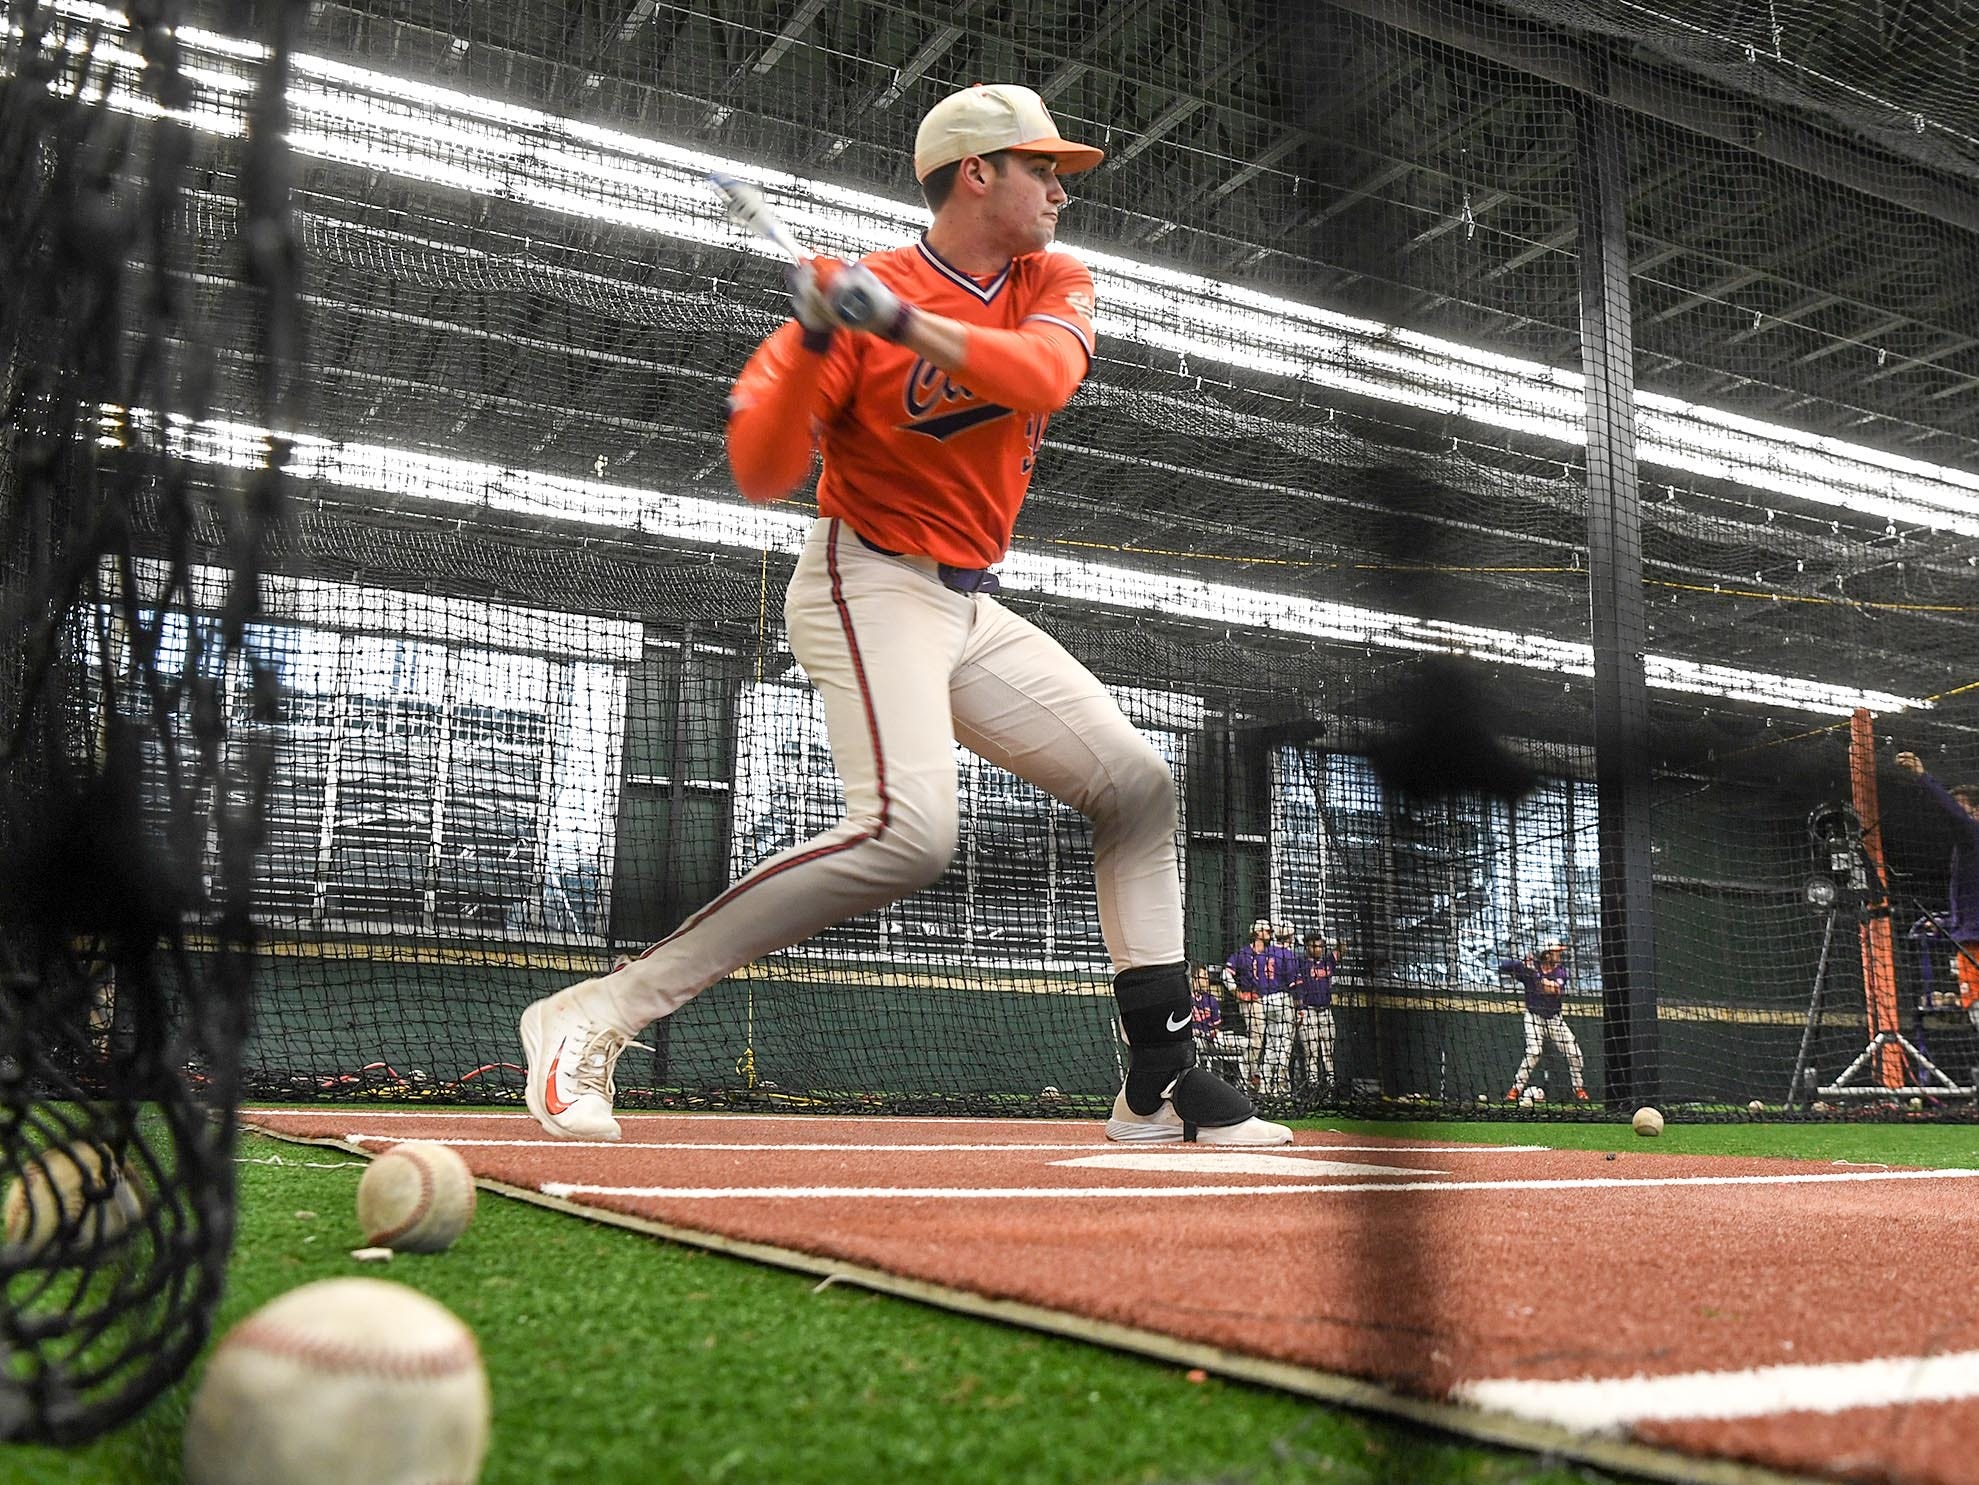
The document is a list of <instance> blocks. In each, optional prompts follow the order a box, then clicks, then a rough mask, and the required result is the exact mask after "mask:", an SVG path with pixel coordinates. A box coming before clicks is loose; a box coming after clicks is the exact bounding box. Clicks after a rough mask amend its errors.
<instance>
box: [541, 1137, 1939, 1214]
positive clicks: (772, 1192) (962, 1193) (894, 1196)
mask: <svg viewBox="0 0 1979 1485" xmlns="http://www.w3.org/2000/svg"><path fill="white" fill-rule="evenodd" d="M1316 1148H1317V1147H1316ZM1975 1177H1979V1170H1892V1171H1845V1172H1838V1173H1827V1172H1822V1173H1811V1172H1810V1173H1808V1174H1805V1175H1776V1176H1662V1177H1616V1178H1612V1179H1600V1178H1595V1179H1556V1180H1508V1181H1445V1180H1433V1181H1415V1180H1408V1181H1404V1180H1395V1181H1328V1182H1326V1183H1324V1184H1320V1183H1316V1182H1298V1183H1291V1182H1286V1183H1281V1184H1275V1185H1270V1186H1038V1187H1031V1186H1000V1187H992V1186H604V1185H593V1184H590V1183H587V1182H578V1181H546V1182H544V1183H543V1185H542V1186H540V1187H539V1188H538V1189H539V1190H541V1191H542V1192H543V1193H544V1194H545V1195H546V1196H561V1197H572V1196H610V1197H622V1198H627V1199H633V1200H642V1201H833V1200H854V1201H884V1200H893V1201H929V1200H942V1201H1078V1200H1121V1199H1135V1200H1140V1199H1148V1200H1153V1199H1159V1198H1192V1197H1205V1196H1211V1197H1230V1196H1316V1195H1321V1194H1326V1195H1331V1194H1334V1193H1336V1192H1337V1193H1351V1192H1364V1191H1434V1192H1443V1191H1492V1192H1505V1191H1614V1190H1644V1189H1650V1188H1671V1187H1688V1188H1695V1187H1706V1186H1825V1185H1836V1184H1842V1183H1854V1182H1863V1181H1955V1180H1970V1179H1973V1178H1975Z"/></svg>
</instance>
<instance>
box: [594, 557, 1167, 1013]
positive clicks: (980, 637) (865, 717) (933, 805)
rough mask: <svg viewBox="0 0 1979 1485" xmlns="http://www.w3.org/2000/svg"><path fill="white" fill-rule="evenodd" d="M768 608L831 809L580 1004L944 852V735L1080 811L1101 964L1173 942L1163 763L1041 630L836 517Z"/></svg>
mask: <svg viewBox="0 0 1979 1485" xmlns="http://www.w3.org/2000/svg"><path fill="white" fill-rule="evenodd" d="M784 619H785V622H786V624H787V625H788V626H789V633H790V648H791V651H792V653H793V654H795V655H796V657H797V660H798V662H799V663H800V664H801V665H802V666H803V667H804V671H805V673H806V674H807V675H808V676H809V677H810V678H811V682H812V684H813V685H815V686H816V687H817V688H818V691H819V692H820V694H821V695H822V696H823V698H824V710H825V725H826V729H827V731H828V733H829V734H830V739H831V752H832V761H833V762H834V764H835V765H836V766H837V769H838V773H839V776H840V777H841V778H842V779H843V780H844V783H845V808H846V813H845V818H844V820H843V821H841V822H840V823H839V824H838V825H837V826H835V827H834V828H833V829H831V830H828V831H826V832H825V833H824V834H823V835H820V836H817V837H816V838H814V839H812V840H808V841H804V842H802V843H800V844H799V845H796V846H793V847H792V848H790V849H789V850H786V851H782V852H779V853H778V854H777V855H775V856H772V857H769V858H768V859H767V860H764V861H762V862H760V863H759V864H758V865H756V866H755V867H754V868H753V869H751V870H750V871H749V872H748V873H747V874H746V875H745V876H743V877H742V878H741V880H739V881H737V882H736V883H735V884H734V885H733V886H731V887H730V888H729V889H728V890H727V891H726V892H724V893H722V894H721V895H720V896H719V897H717V898H716V899H715V900H714V901H713V902H711V903H709V904H708V905H707V906H706V907H704V908H703V909H701V911H700V912H698V913H696V914H694V915H693V916H692V917H691V918H689V919H688V920H687V921H686V922H685V923H683V924H682V925H681V926H680V928H679V929H677V930H676V931H675V932H674V933H673V934H671V935H670V936H668V937H667V938H665V939H663V940H661V941H660V942H659V943H657V944H655V945H653V946H652V947H651V948H649V949H648V950H646V952H645V953H644V954H642V955H640V956H639V957H638V958H637V959H634V960H631V961H629V962H628V963H626V964H625V965H623V966H621V967H620V968H619V969H618V970H616V971H615V972H613V973H612V974H609V975H606V976H604V977H602V978H601V979H599V980H595V981H592V982H589V983H588V984H587V985H585V986H584V987H582V990H583V993H584V997H585V999H586V1001H587V1002H588V1003H589V1004H588V1005H587V1009H590V1010H592V1011H593V1012H594V1013H596V1014H600V1015H603V1016H605V1017H606V1018H607V1019H609V1020H611V1021H613V1022H615V1023H616V1024H618V1025H619V1026H620V1027H621V1028H622V1029H624V1030H626V1031H629V1032H636V1031H637V1030H638V1028H640V1027H642V1026H644V1025H645V1024H646V1023H647V1022H649V1021H652V1020H654V1019H655V1018H657V1017H660V1016H664V1015H666V1014H668V1013H669V1012H670V1011H673V1010H675V1009H677V1008H678V1007H679V1006H681V1005H683V1004H685V1003H686V1002H687V1001H688V1000H691V999H692V998H693V997H694V996H696V995H698V994H699V993H700V992H701V991H703V990H705V989H706V988H707V987H708V986H710V985H712V984H714V983H715V981H717V980H719V979H721V978H722V976H724V975H726V974H728V973H729V972H730V971H732V970H734V969H736V968H738V967H740V966H741V965H744V964H747V963H748V962H750V961H751V960H753V959H757V958H759V957H761V956H762V955H764V954H768V953H771V952H773V951H775V950H777V949H782V948H787V947H789V946H790V945H791V944H794V943H798V942H800V941H801V940H803V939H805V938H808V937H809V936H810V935H811V934H813V933H816V932H817V931H818V930H820V929H822V928H826V927H829V926H831V925H832V924H834V923H840V922H843V921H844V920H845V919H847V918H851V917H853V916H855V915H857V914H859V913H863V912H868V911H870V910H871V909H873V908H876V907H881V906H883V905H885V904H886V903H889V902H892V901H895V900H896V899H898V898H901V897H904V896H906V895H907V894H908V893H910V892H914V891H917V890H918V889H920V888H922V887H925V886H927V885H929V884H930V883H932V882H933V881H934V880H935V879H936V878H937V877H939V876H940V875H941V873H942V871H943V870H944V869H945V868H946V867H947V865H948V862H949V858H950V857H952V856H953V855H954V854H955V845H956V838H957V827H958V809H957V802H956V790H957V781H956V771H955V753H954V743H955V742H956V741H958V740H959V741H960V742H961V743H962V744H963V745H964V746H965V747H968V748H970V749H972V750H973V751H975V752H977V753H980V754H981V755H982V756H983V757H985V758H987V759H988V760H989V761H990V762H992V763H996V764H999V765H1001V766H1002V767H1004V768H1007V769H1009V770H1010V771H1011V772H1012V773H1014V774H1016V775H1018V776H1019V777H1021V778H1024V779H1027V780H1029V781H1030V782H1031V783H1033V784H1036V785H1037V786H1038V787H1039V788H1041V789H1044V790H1045V791H1047V792H1048V793H1050V794H1052V795H1054V796H1055V797H1056V798H1058V799H1060V800H1063V801H1064V802H1065V803H1066V804H1068V805H1070V806H1072V807H1073V808H1074V809H1077V810H1079V811H1080V812H1081V813H1083V814H1085V815H1086V816H1087V817H1088V818H1089V819H1091V821H1092V822H1093V850H1094V857H1095V868H1096V875H1097V877H1098V891H1099V915H1100V931H1101V933H1102V934H1103V935H1104V937H1105V940H1106V947H1107V952H1108V953H1109V954H1110V955H1111V957H1112V959H1113V966H1114V969H1115V971H1116V972H1118V971H1120V970H1125V969H1134V968H1138V967H1141V966H1144V965H1153V964H1176V963H1179V962H1181V960H1182V957H1183V956H1182V893H1181V880H1180V876H1179V873H1178V870H1177V866H1176V858H1175V826H1176V807H1175V779H1174V776H1173V775H1172V774H1171V773H1170V772H1169V769H1168V764H1167V762H1166V760H1164V759H1163V758H1162V756H1161V754H1160V753H1158V752H1157V751H1156V750H1155V748H1154V746H1153V745H1152V744H1151V743H1149V742H1148V741H1147V739H1145V738H1144V737H1142V736H1141V735H1140V734H1139V733H1138V732H1136V731H1135V730H1134V727H1133V724H1132V723H1130V722H1128V720H1127V719H1126V718H1125V717H1124V716H1122V715H1121V712H1120V708H1119V707H1118V706H1117V705H1116V704H1115V703H1114V701H1113V699H1112V698H1111V697H1110V696H1108V695H1107V694H1106V690H1105V688H1104V687H1102V686H1101V685H1100V683H1099V682H1098V681H1097V680H1095V679H1094V678H1093V676H1092V674H1091V672H1089V671H1088V670H1087V669H1086V668H1085V667H1084V666H1083V665H1081V664H1079V662H1078V661H1077V660H1074V659H1073V658H1072V657H1071V656H1070V655H1068V654H1067V653H1066V652H1065V650H1064V649H1063V648H1062V647H1061V646H1060V645H1059V644H1058V642H1057V641H1056V640H1054V639H1052V638H1051V637H1050V636H1049V635H1047V634H1045V633H1044V631H1043V630H1041V629H1039V628H1038V627H1037V626H1036V625H1035V624H1032V623H1031V622H1029V621H1028V620H1026V619H1023V618H1021V617H1019V616H1018V615H1016V614H1013V613H1011V612H1010V611H1009V610H1008V609H1006V608H1004V607H1003V605H1002V604H1000V603H998V602H997V601H996V600H995V599H994V598H991V597H987V596H983V595H970V594H962V593H956V592H953V591H951V590H950V589H948V588H946V587H944V586H943V585H942V583H941V581H940V579H939V577H938V576H937V568H936V564H935V563H934V562H933V561H932V560H930V559H928V558H925V557H913V556H901V557H891V556H886V555H883V554H881V553H879V552H876V551H874V550H872V549H871V548H870V547H868V546H866V544H865V543H864V542H862V541H860V539H859V537H858V536H857V534H856V533H855V532H854V531H853V530H852V528H851V527H849V526H847V525H846V524H845V523H844V522H843V521H841V520H838V519H835V518H825V519H821V520H820V521H818V523H817V524H816V525H815V526H814V527H813V528H812V531H811V535H810V539H809V540H808V541H807V542H806V543H805V547H804V552H803V555H802V557H800V558H799V560H798V563H797V570H796V572H795V573H794V574H792V576H791V580H790V586H789V587H788V589H787V590H786V591H785V594H784ZM599 996H602V999H603V1003H602V1004H600V1003H598V997H599Z"/></svg>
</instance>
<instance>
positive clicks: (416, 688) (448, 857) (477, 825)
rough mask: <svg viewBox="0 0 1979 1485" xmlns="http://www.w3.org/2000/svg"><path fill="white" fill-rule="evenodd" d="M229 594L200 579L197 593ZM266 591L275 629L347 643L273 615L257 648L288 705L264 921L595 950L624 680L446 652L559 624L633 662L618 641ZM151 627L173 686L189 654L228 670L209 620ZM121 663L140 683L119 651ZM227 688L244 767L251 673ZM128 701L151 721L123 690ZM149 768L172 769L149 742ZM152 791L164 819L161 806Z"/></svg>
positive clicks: (479, 648) (323, 590) (428, 608)
mask: <svg viewBox="0 0 1979 1485" xmlns="http://www.w3.org/2000/svg"><path fill="white" fill-rule="evenodd" d="M141 576H143V574H141ZM219 580H220V579H219V575H217V574H211V573H204V574H199V575H196V577H195V581H194V585H193V587H194V592H195V595H196V596H197V595H198V594H200V592H201V591H202V587H203V586H210V585H212V584H214V583H217V582H218V581H219ZM266 588H267V593H266V603H265V607H266V608H267V609H268V610H270V611H272V612H273V613H275V614H276V615H278V616H279V615H280V614H281V611H282V610H283V609H284V608H289V609H305V610H308V611H310V612H312V613H321V612H324V611H325V610H326V609H328V610H329V611H330V612H331V613H332V614H335V613H337V612H341V613H342V614H343V615H344V616H345V617H346V619H347V622H348V623H349V624H350V626H351V627H350V628H349V629H342V628H338V627H334V626H329V625H322V624H316V623H295V622H282V621H280V619H279V617H278V619H277V621H276V622H270V623H263V624H256V625H253V626H250V628H249V631H248V635H247V642H246V649H247V652H248V654H249V655H252V656H253V657H254V658H255V659H256V660H257V661H258V662H259V663H261V664H262V665H264V666H265V667H266V668H267V670H268V671H269V672H270V673H271V674H272V675H273V677H274V679H275V681H276V682H277V684H278V686H279V689H280V704H279V712H278V716H277V719H276V722H275V724H274V726H273V728H272V729H270V732H271V735H272V739H273V741H274V743H275V745H276V747H277V750H278V752H277V757H276V761H275V766H274V769H273V771H272V774H271V777H270V781H269V793H268V797H267V800H266V803H265V810H264V816H263V819H264V842H263V846H262V851H261V856H260V859H259V860H258V861H257V865H256V877H257V905H256V913H257V917H258V919H259V920H260V921H261V922H263V923H264V924H266V925H267V926H270V927H276V928H294V929H297V930H353V929H355V930H362V929H378V930H385V929H412V930H417V931H421V932H425V933H428V934H436V935H442V936H491V935H494V936H507V937H518V936H519V937H543V936H549V937H559V938H562V937H577V938H583V939H595V938H598V937H601V936H602V933H603V929H604V917H605V913H606V911H607V907H608V902H609V893H610V880H609V874H608V870H607V868H608V864H609V862H610V860H611V846H612V835H613V828H612V825H613V822H612V810H611V804H612V801H613V800H614V799H615V798H616V795H617V792H618V788H617V773H618V767H619V758H618V754H619V744H618V738H619V736H620V731H621V726H622V723H621V718H622V713H623V709H624V672H623V669H622V667H621V666H619V665H616V664H613V663H609V661H598V660H593V659H590V658H566V657H563V656H557V655H546V654H535V653H520V652H515V651H510V650H506V649H503V648H499V647H497V646H494V645H489V644H487V643H481V644H473V643H466V642H462V641H461V640H460V639H457V638H455V637H453V636H454V633H455V632H459V631H462V630H463V629H464V630H466V631H467V632H474V633H478V634H479V635H481V636H485V637H487V638H491V639H498V638H502V637H507V636H508V635H509V634H510V633H512V632H519V633H521V634H523V635H526V636H527V637H528V638H532V639H535V638H540V637H543V636H544V635H546V634H548V633H550V632H551V631H552V630H553V628H554V626H555V625H556V624H557V623H558V622H561V623H562V624H563V625H564V626H565V629H566V632H567V635H566V637H567V638H568V639H570V640H571V641H572V642H573V643H574V644H577V643H585V642H587V641H589V640H592V639H596V638H599V637H600V635H602V638H603V639H604V641H605V643H604V644H602V645H601V646H600V648H603V649H604V650H605V651H606V652H607V654H615V655H616V656H617V657H619V658H622V656H623V648H624V641H625V636H624V634H623V633H622V632H620V631H621V630H622V629H623V627H624V626H619V625H613V624H606V625H604V626H603V627H602V628H601V629H592V628H587V621H584V620H580V619H575V618H569V617H567V616H558V615H548V614H544V613H541V612H540V611H529V610H507V609H504V608H501V607H498V606H495V605H488V604H474V605H465V604H463V603H461V602H459V601H447V600H425V599H420V598H418V597H417V596H416V595H406V594H400V593H393V592H388V591H386V590H378V589H362V588H355V587H349V586H347V585H335V584H322V583H313V582H304V581H303V580H294V579H279V578H270V579H268V580H267V582H266ZM331 600H334V602H332V601H331ZM140 612H141V615H142V620H141V621H142V622H144V623H145V624H147V625H150V624H156V625H157V626H158V632H159V634H160V637H161V645H160V649H159V657H158V662H157V665H158V669H159V670H160V672H161V674H164V675H166V676H173V675H176V674H178V673H180V672H181V671H182V670H183V668H184V666H185V664H186V656H187V654H188V652H189V650H190V648H191V645H192V643H193V641H194V639H195V638H197V639H198V641H199V643H200V648H201V650H202V652H203V653H204V654H209V655H215V654H217V653H218V645H217V628H216V626H217V621H216V620H214V619H212V618H209V617H206V616H204V615H199V616H192V617H189V616H188V615H186V614H184V613H181V612H166V613H164V614H162V615H160V614H159V613H158V611H157V610H155V609H147V610H141V611H140ZM103 618H104V621H105V622H106V623H111V624H112V625H113V628H114V626H115V621H114V619H113V617H112V615H111V614H110V613H109V612H107V611H106V612H105V614H104V616H103ZM381 618H383V619H384V620H385V625H389V626H390V627H393V628H395V629H396V630H397V631H398V632H394V633H382V634H381V633H376V632H357V626H358V625H360V624H362V625H363V626H364V630H365V631H370V630H372V629H373V628H375V627H384V625H381V624H380V620H381ZM463 621H466V622H465V624H463ZM511 621H513V622H511ZM599 622H600V621H589V624H590V625H592V626H597V625H599ZM422 630H425V631H428V632H427V633H423V634H422V633H421V631H422ZM433 631H437V632H433ZM123 652H124V653H123V658H122V660H121V662H120V663H121V664H122V665H123V666H125V667H128V665H129V658H128V654H129V645H128V641H127V640H126V642H125V644H124V646H123ZM221 681H222V683H221V686H220V696H221V703H222V706H223V707H224V709H225V714H226V724H227V733H228V736H229V738H230V740H231V742H230V745H231V746H232V747H233V748H234V749H236V750H239V749H241V748H243V747H245V746H247V745H248V743H249V742H250V741H251V740H253V734H254V732H255V725H254V723H253V721H252V714H251V709H250V702H251V679H250V674H249V667H248V665H247V663H246V660H245V657H242V656H236V657H234V659H233V661H232V663H231V665H230V666H229V668H228V673H227V674H226V675H225V676H224V677H223V678H221ZM117 689H118V694H119V695H120V696H125V697H128V698H129V705H131V706H133V707H135V706H139V705H141V704H142V702H141V699H140V698H139V697H137V696H136V695H135V694H134V688H133V687H131V686H130V685H128V684H125V683H123V682H122V681H121V680H120V684H119V686H118V688H117ZM151 766H152V767H153V769H154V770H155V769H157V768H159V767H162V760H161V759H160V758H158V757H157V756H156V752H155V745H154V756H153V758H152V760H151ZM154 784H155V787H154V789H153V796H152V797H153V798H154V799H156V800H157V801H159V807H160V808H161V809H162V808H163V807H164V803H165V801H166V798H167V795H166V793H165V791H164V789H163V787H162V780H158V779H154ZM211 849H212V847H211V845H210V844H209V869H210V864H211V863H210V855H211Z"/></svg>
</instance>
